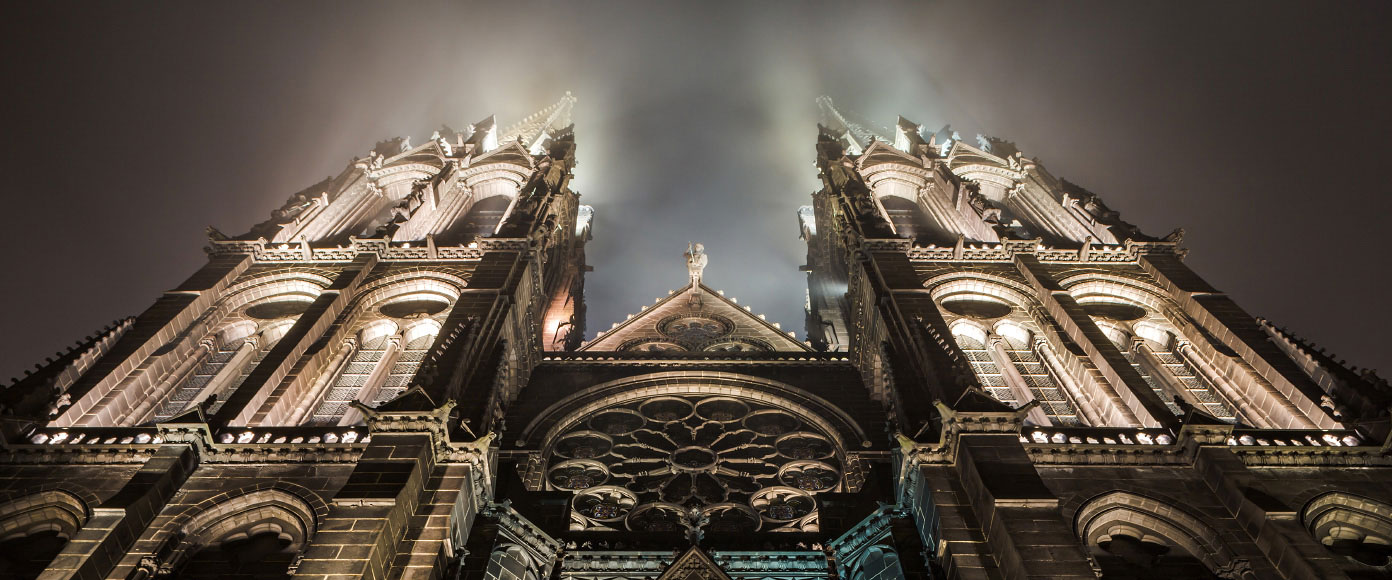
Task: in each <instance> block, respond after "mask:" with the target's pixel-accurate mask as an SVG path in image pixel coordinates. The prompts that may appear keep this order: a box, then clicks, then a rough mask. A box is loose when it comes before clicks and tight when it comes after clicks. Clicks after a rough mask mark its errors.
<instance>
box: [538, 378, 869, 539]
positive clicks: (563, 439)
mask: <svg viewBox="0 0 1392 580" xmlns="http://www.w3.org/2000/svg"><path fill="white" fill-rule="evenodd" d="M815 425H816V423H814V422H812V421H811V420H807V419H803V418H800V417H799V416H797V415H795V414H794V413H792V412H791V411H788V410H786V409H782V408H778V407H774V406H773V405H771V404H769V403H768V402H766V401H760V400H755V399H752V398H746V397H740V396H735V395H718V396H702V395H685V394H680V395H678V394H674V395H662V396H655V397H652V398H649V399H646V400H637V401H628V402H623V403H615V404H613V405H611V406H609V407H605V408H600V409H598V410H597V411H592V412H591V413H590V414H589V416H588V418H586V419H584V420H581V421H577V422H576V423H573V424H571V425H570V426H569V427H568V428H566V429H564V430H562V431H561V435H560V436H559V437H558V438H557V439H556V443H555V444H554V445H553V446H552V447H551V449H550V450H549V452H548V453H549V454H548V456H547V466H548V467H547V470H546V473H547V478H546V481H547V483H548V484H549V485H550V488H551V489H558V490H572V491H575V492H576V493H577V494H578V495H577V499H575V500H574V503H573V507H574V510H573V511H572V522H573V523H575V524H578V525H579V526H581V527H580V528H579V529H588V528H596V529H598V528H610V527H613V524H612V522H614V521H617V520H615V518H620V517H623V518H624V522H625V525H626V526H627V527H628V528H629V529H632V530H636V531H666V530H680V529H682V527H681V525H682V523H683V522H687V521H688V519H689V518H691V517H696V516H699V515H702V514H704V516H705V517H709V518H710V519H711V522H712V523H711V525H712V526H715V527H712V528H709V529H712V530H714V529H716V528H720V529H722V530H727V531H732V532H735V531H741V530H744V531H749V530H754V529H769V528H770V527H771V526H770V523H772V524H776V525H773V526H772V528H777V529H787V530H804V528H806V527H807V526H806V525H804V523H805V522H806V521H809V520H806V519H805V518H806V516H808V515H809V514H810V513H812V512H813V511H814V510H815V508H816V503H815V501H812V496H813V495H814V494H817V493H824V492H829V491H833V490H837V489H839V488H840V486H841V481H842V473H843V465H844V462H843V456H842V454H841V453H842V452H841V451H840V450H839V448H838V446H837V445H836V443H835V442H834V441H833V440H832V439H831V438H830V437H829V436H828V435H827V434H825V433H823V432H821V430H820V429H819V428H817V427H816V426H815ZM601 487H602V488H605V489H608V488H618V489H623V490H626V491H627V492H628V493H630V494H631V495H632V497H633V498H634V502H636V503H632V504H630V503H625V502H624V501H619V500H618V499H615V497H611V496H613V493H609V495H605V496H604V497H600V496H601V495H604V494H601V493H599V492H596V491H595V488H601ZM770 489H776V490H780V491H778V492H777V493H774V492H768V490H770ZM591 492H594V493H591ZM587 494H588V495H587ZM581 496H583V497H584V498H585V499H579V498H580V497H581ZM592 496H593V497H592ZM625 497H627V496H625ZM606 498H607V499H606ZM630 508H631V511H628V512H625V511H624V510H629V509H630ZM690 510H697V511H694V512H691V511H690ZM688 512H690V513H688ZM622 513H627V514H628V515H627V516H621V515H620V514H622ZM693 514H694V515H693ZM683 518H686V519H683ZM717 524H718V525H717ZM804 531H806V530H804Z"/></svg>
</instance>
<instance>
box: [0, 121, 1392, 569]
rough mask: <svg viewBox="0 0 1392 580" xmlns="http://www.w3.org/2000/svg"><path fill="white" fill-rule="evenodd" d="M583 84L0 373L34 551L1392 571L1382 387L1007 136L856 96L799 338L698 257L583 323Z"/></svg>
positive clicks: (3, 534)
mask: <svg viewBox="0 0 1392 580" xmlns="http://www.w3.org/2000/svg"><path fill="white" fill-rule="evenodd" d="M574 102H575V101H574V99H573V98H572V97H570V95H568V94H567V95H566V97H565V98H563V99H562V100H561V101H560V102H558V103H556V104H555V105H552V106H551V107H548V108H547V109H544V110H542V111H540V112H538V113H537V114H535V115H532V116H531V117H528V118H526V119H523V120H522V121H520V122H518V123H516V124H515V125H512V126H511V127H510V128H507V129H503V128H501V127H499V126H497V125H496V123H495V121H494V120H493V119H492V118H491V117H490V118H488V119H485V120H483V121H481V122H479V123H476V124H473V125H470V126H469V127H467V128H465V129H463V130H455V129H451V128H449V127H442V128H441V130H440V131H437V132H436V133H435V134H433V135H432V136H431V137H430V138H429V139H428V140H426V141H425V142H424V143H422V144H417V145H413V144H412V143H411V142H410V139H409V138H402V139H394V140H389V141H383V142H380V143H378V144H377V145H376V146H375V147H374V148H373V149H372V150H371V151H370V152H369V153H368V154H367V155H366V156H364V157H362V158H357V159H354V160H353V161H352V162H351V163H350V164H349V165H348V167H346V168H345V169H344V170H343V171H342V172H341V173H340V174H339V175H337V176H336V177H331V178H329V179H326V180H324V181H322V182H320V183H317V184H315V185H313V186H311V187H309V188H307V189H306V190H304V191H302V192H300V193H297V194H295V195H294V196H292V197H291V198H290V199H289V200H288V201H287V202H286V203H285V205H284V206H282V207H280V208H278V209H276V210H275V211H274V212H272V216H271V219H269V220H267V221H265V222H263V223H261V224H258V225H256V226H254V227H253V228H252V229H251V231H249V232H247V233H245V234H242V235H236V236H229V235H225V234H223V233H221V232H218V231H216V230H213V229H211V228H210V230H209V245H208V247H207V252H208V256H209V258H208V262H207V264H206V265H205V266H204V267H202V268H201V269H200V270H198V271H197V272H195V273H193V275H192V276H190V277H189V278H188V279H187V280H186V281H185V282H184V283H183V284H181V285H179V286H178V287H176V288H174V289H171V290H169V291H167V292H165V293H164V294H163V295H161V296H160V297H159V298H158V299H157V300H156V301H155V303H154V304H153V305H152V306H151V307H150V308H149V309H147V310H146V311H144V312H143V313H141V314H140V315H138V316H135V317H132V318H128V319H123V320H118V321H115V322H113V323H112V324H111V325H109V326H107V327H105V328H103V329H101V330H100V331H98V332H96V333H94V334H93V335H91V336H88V337H86V338H84V339H83V340H80V341H78V343H77V345H76V346H75V347H73V348H71V349H70V350H68V351H67V352H63V353H59V354H58V355H57V356H56V357H54V358H52V359H50V360H49V361H48V362H47V364H41V365H38V366H37V370H35V371H31V372H29V373H28V374H27V375H26V376H25V377H23V378H20V379H17V380H16V381H14V383H13V384H11V385H9V386H8V387H7V388H6V389H5V390H3V391H2V392H0V418H3V422H0V435H3V439H0V443H2V444H3V446H2V447H0V578H45V579H55V580H56V579H66V578H78V579H84V580H88V579H91V580H95V579H102V578H110V579H127V580H144V579H160V578H248V579H249V578H292V577H293V578H295V579H314V580H330V579H347V578H380V579H387V578H392V579H396V578H412V579H415V578H419V579H464V578H468V579H479V580H541V579H547V578H561V579H576V580H627V579H633V580H640V579H649V578H653V579H657V578H661V579H682V580H684V579H688V578H689V579H702V580H714V579H739V580H754V579H765V578H770V579H779V580H813V579H830V578H843V579H847V580H852V579H854V580H896V579H928V578H952V579H1015V578H1074V579H1085V578H1087V579H1091V578H1108V579H1131V578H1135V579H1141V578H1167V579H1168V578H1224V579H1297V578H1299V579H1326V578H1328V579H1350V580H1355V579H1371V578H1388V577H1392V565H1390V564H1389V557H1392V455H1390V454H1392V448H1389V443H1388V441H1389V440H1388V436H1389V418H1388V408H1389V406H1392V387H1389V385H1388V383H1387V381H1385V380H1382V379H1380V378H1378V377H1377V376H1375V375H1373V374H1372V373H1371V372H1367V371H1363V372H1359V371H1358V370H1357V369H1353V368H1348V367H1346V366H1345V365H1344V364H1343V363H1342V362H1340V361H1336V360H1334V359H1333V358H1332V356H1331V355H1328V354H1326V353H1325V352H1324V351H1322V350H1320V349H1318V348H1316V347H1314V346H1312V345H1311V344H1309V343H1308V342H1306V341H1304V340H1302V339H1300V338H1299V337H1296V336H1294V335H1292V334H1291V333H1289V332H1288V331H1286V330H1284V329H1283V328H1281V327H1279V326H1276V325H1274V324H1273V323H1271V322H1269V321H1266V320H1263V319H1258V318H1254V317H1252V316H1251V315H1249V314H1247V313H1246V312H1245V311H1243V310H1242V308H1241V307H1239V306H1238V305H1236V304H1235V303H1234V302H1233V301H1232V300H1231V299H1230V298H1229V297H1227V296H1226V295H1225V294H1224V293H1223V292H1221V291H1220V290H1218V289H1216V288H1214V287H1212V286H1210V285H1209V284H1207V283H1206V282H1204V281H1203V279H1201V278H1200V277H1198V276H1197V275H1196V274H1195V273H1193V272H1192V271H1190V270H1189V269H1188V267H1187V266H1186V265H1185V264H1184V262H1183V259H1184V256H1185V250H1184V249H1183V247H1182V232H1181V231H1176V232H1174V233H1172V234H1170V235H1168V236H1164V237H1152V236H1149V235H1146V234H1143V233H1141V232H1140V231H1138V230H1137V228H1135V227H1134V226H1132V225H1131V224H1129V223H1127V222H1125V221H1122V220H1121V219H1120V217H1119V216H1118V214H1117V213H1116V212H1114V211H1112V210H1110V209H1109V208H1108V207H1107V206H1106V205H1105V204H1103V202H1102V201H1101V200H1100V199H1099V198H1098V197H1097V196H1096V195H1094V194H1092V193H1090V192H1088V191H1087V190H1085V189H1083V188H1081V187H1079V186H1077V185H1074V184H1072V183H1070V182H1068V181H1066V180H1063V179H1060V178H1057V177H1055V176H1053V175H1052V174H1050V173H1049V172H1048V171H1047V170H1046V169H1045V168H1044V167H1043V166H1041V165H1040V164H1039V163H1038V162H1037V161H1036V160H1034V159H1031V158H1027V157H1025V156H1024V155H1023V154H1022V153H1021V152H1019V151H1018V150H1016V148H1015V146H1014V145H1013V144H1011V143H1009V142H1006V141H1003V140H999V139H993V138H984V137H983V138H978V139H977V140H976V141H975V142H974V143H967V142H964V141H963V140H962V138H961V137H960V136H959V135H957V134H956V133H954V132H952V131H950V130H943V131H938V132H926V131H924V130H923V129H922V127H920V126H918V125H915V124H913V123H911V122H909V121H907V120H904V119H902V118H901V119H900V120H899V122H898V123H897V126H896V127H895V128H894V130H893V134H892V135H886V134H882V133H883V131H879V132H877V130H876V129H874V128H873V127H871V126H870V125H869V124H867V123H863V122H860V121H857V120H855V119H852V118H850V117H849V116H848V115H846V114H844V113H842V112H841V111H839V110H838V109H836V108H835V107H834V106H833V104H832V103H831V101H830V100H829V99H825V98H823V99H821V100H820V101H819V104H820V107H821V109H822V113H823V123H822V124H821V125H820V126H819V127H818V137H817V141H816V143H815V154H816V161H817V167H818V170H819V177H820V179H821V182H822V187H821V189H819V190H818V191H817V192H815V193H813V194H812V204H811V205H809V206H805V207H802V208H799V209H798V210H797V216H798V220H799V224H800V228H801V235H802V238H803V239H804V240H805V241H806V243H807V264H806V265H805V266H804V270H805V271H806V272H807V280H808V292H807V296H806V330H805V334H804V340H799V339H798V337H797V335H796V333H794V332H790V331H789V330H787V329H784V328H782V327H780V325H779V324H777V323H775V322H772V321H768V320H766V319H765V317H763V316H762V315H759V314H757V313H755V312H753V311H752V310H751V309H750V308H749V307H748V306H747V305H742V304H740V303H739V301H738V300H737V299H736V298H735V297H734V296H733V295H727V294H726V292H725V291H724V290H723V289H717V288H712V287H710V286H709V285H707V284H706V283H705V282H704V280H703V276H704V272H705V270H706V269H707V268H712V269H718V268H719V264H720V256H715V257H714V258H713V259H712V258H711V257H708V256H706V254H705V252H704V248H702V247H701V246H700V245H699V244H694V245H691V246H689V247H687V248H686V253H685V260H686V264H687V270H688V277H687V279H685V280H674V281H672V282H673V285H674V286H677V285H680V286H679V289H678V290H674V291H672V292H671V293H669V294H668V295H667V296H662V297H658V298H657V299H656V300H655V301H654V302H653V303H651V304H646V305H635V310H634V312H633V314H631V315H630V316H628V317H627V318H626V319H625V320H623V321H619V322H616V323H614V324H613V325H612V326H610V327H608V328H605V329H603V330H602V331H599V332H591V333H589V335H590V336H592V338H589V339H588V340H586V336H587V332H586V319H585V295H584V275H585V272H586V271H587V270H588V267H587V265H586V259H585V243H586V241H587V240H588V239H590V236H591V232H590V225H591V218H592V216H593V212H594V210H593V209H592V208H590V207H588V206H585V205H582V204H581V203H580V196H579V194H577V193H576V192H575V191H573V190H572V189H571V188H570V186H569V185H570V180H571V176H572V170H573V168H574V166H575V163H576V148H577V140H576V137H575V133H574V130H573V125H571V123H570V113H571V109H572V106H573V105H574ZM809 133H810V131H809ZM790 209H791V208H790ZM676 253H678V252H677V249H676V248H674V249H673V254H674V255H675V254H676ZM674 259H676V258H675V256H674ZM712 262H713V263H712ZM591 298H592V299H593V298H595V297H591ZM599 299H602V297H599ZM790 299H795V297H790Z"/></svg>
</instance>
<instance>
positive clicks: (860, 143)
mask: <svg viewBox="0 0 1392 580" xmlns="http://www.w3.org/2000/svg"><path fill="white" fill-rule="evenodd" d="M817 107H818V108H819V109H821V112H822V124H824V125H826V126H827V127H828V128H830V129H833V130H836V131H844V132H845V133H846V134H845V137H844V139H845V141H846V152H847V153H849V154H851V155H860V154H861V152H862V151H864V150H865V148H866V147H869V146H870V144H871V143H873V142H875V141H884V142H890V140H889V139H887V138H885V136H884V135H881V134H880V133H877V132H875V131H874V130H873V129H872V125H870V124H868V123H862V122H860V121H861V119H857V118H852V117H848V116H847V115H846V114H845V113H842V112H841V110H840V109H837V108H836V106H835V105H833V104H832V102H831V97H828V96H826V95H822V96H820V97H817Z"/></svg>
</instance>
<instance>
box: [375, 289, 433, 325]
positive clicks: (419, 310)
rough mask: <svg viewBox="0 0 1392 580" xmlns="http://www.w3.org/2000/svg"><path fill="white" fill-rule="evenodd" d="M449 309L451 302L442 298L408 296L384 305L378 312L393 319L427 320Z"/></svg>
mask: <svg viewBox="0 0 1392 580" xmlns="http://www.w3.org/2000/svg"><path fill="white" fill-rule="evenodd" d="M446 308H449V300H446V299H445V298H444V297H440V296H420V295H417V296H408V297H406V298H403V299H400V300H396V301H393V302H388V303H386V304H383V305H382V306H381V307H379V308H378V309H377V310H378V311H379V312H381V313H382V315H384V316H390V317H392V318H406V319H415V318H425V317H427V316H434V315H436V314H439V313H441V312H444V311H445V309H446Z"/></svg>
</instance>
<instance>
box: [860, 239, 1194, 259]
mask: <svg viewBox="0 0 1392 580" xmlns="http://www.w3.org/2000/svg"><path fill="white" fill-rule="evenodd" d="M866 245H867V246H868V247H870V249H872V250H891V249H898V250H901V251H904V252H906V253H907V254H908V256H909V259H910V260H926V261H987V262H1008V261H1010V260H1011V259H1012V258H1013V257H1014V256H1015V254H1034V255H1035V257H1036V258H1038V259H1039V261H1040V262H1134V261H1136V259H1137V258H1138V257H1140V256H1142V255H1144V254H1178V255H1183V254H1184V252H1185V251H1184V250H1183V249H1182V248H1180V247H1179V243H1178V242H1165V241H1159V242H1138V241H1134V240H1127V242H1126V243H1125V244H1092V245H1089V246H1088V247H1087V248H1077V249H1073V248H1050V247H1046V246H1044V245H1043V244H1042V243H1041V242H1040V241H1038V240H1005V241H1004V242H1002V243H999V244H962V245H959V246H945V247H944V246H933V245H930V246H927V247H924V246H910V245H909V243H908V241H907V240H867V241H866Z"/></svg>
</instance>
